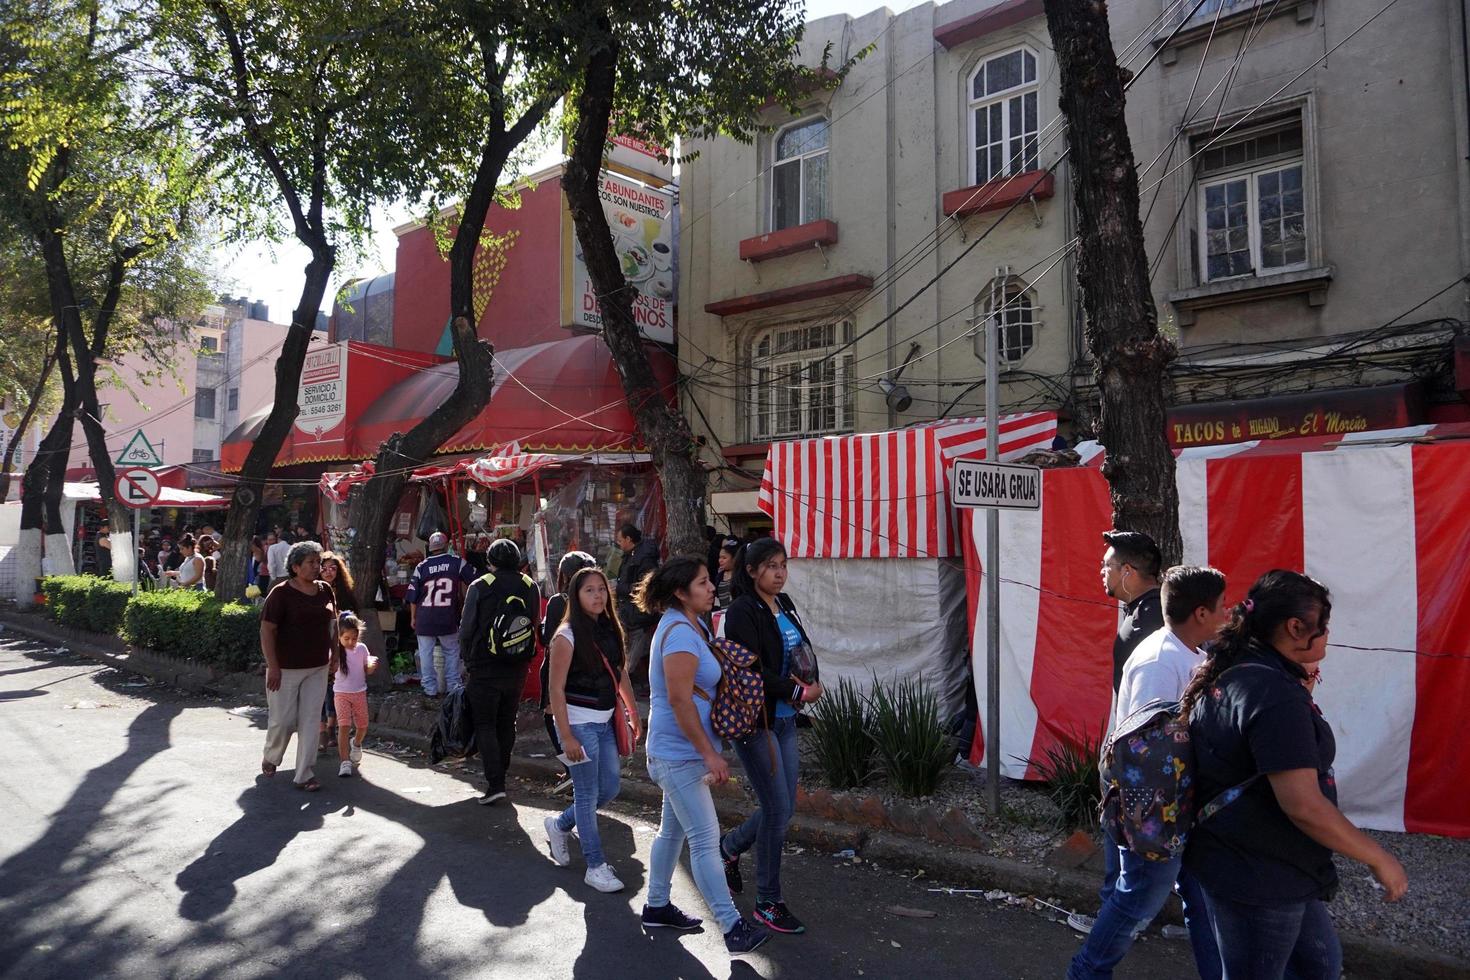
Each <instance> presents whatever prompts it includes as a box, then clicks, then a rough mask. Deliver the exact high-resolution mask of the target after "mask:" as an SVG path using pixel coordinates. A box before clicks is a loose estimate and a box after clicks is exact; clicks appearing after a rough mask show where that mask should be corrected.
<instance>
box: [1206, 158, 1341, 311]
mask: <svg viewBox="0 0 1470 980" xmlns="http://www.w3.org/2000/svg"><path fill="white" fill-rule="evenodd" d="M1292 167H1300V168H1301V173H1302V259H1301V261H1300V262H1293V263H1292V264H1290V265H1283V266H1275V267H1273V268H1270V269H1266V268H1263V267H1262V264H1261V210H1260V208H1261V202H1260V191H1259V189H1258V181H1259V178H1260V177H1262V176H1264V175H1265V174H1270V173H1278V172H1281V171H1285V170H1289V169H1291V168H1292ZM1309 177H1310V171H1309V170H1308V168H1307V160H1306V152H1305V145H1304V146H1303V152H1302V153H1300V154H1296V155H1293V156H1281V157H1276V158H1272V159H1269V160H1264V161H1256V162H1253V163H1249V164H1246V165H1244V166H1241V167H1239V168H1237V169H1234V170H1228V171H1219V172H1216V173H1212V174H1210V175H1209V176H1208V177H1203V178H1201V179H1200V180H1198V181H1197V182H1196V184H1195V221H1196V222H1197V231H1196V233H1195V248H1196V250H1197V253H1198V262H1199V281H1200V283H1201V284H1203V283H1210V282H1231V281H1243V280H1249V279H1259V278H1261V277H1263V276H1275V275H1280V274H1282V273H1285V272H1296V271H1299V270H1301V269H1306V268H1310V267H1311V264H1312V224H1311V210H1312V209H1311V203H1310V197H1309V196H1308V192H1309V189H1308V187H1307V182H1308V178H1309ZM1239 180H1244V181H1245V200H1246V218H1247V225H1246V230H1247V233H1248V237H1249V241H1250V255H1251V269H1250V271H1249V272H1242V273H1237V274H1235V275H1232V276H1220V277H1218V278H1211V276H1210V255H1209V232H1210V230H1209V228H1208V227H1207V223H1206V220H1205V219H1206V210H1207V209H1206V207H1205V194H1206V191H1207V190H1208V189H1209V188H1211V187H1218V186H1221V185H1223V184H1230V183H1234V182H1236V181H1239Z"/></svg>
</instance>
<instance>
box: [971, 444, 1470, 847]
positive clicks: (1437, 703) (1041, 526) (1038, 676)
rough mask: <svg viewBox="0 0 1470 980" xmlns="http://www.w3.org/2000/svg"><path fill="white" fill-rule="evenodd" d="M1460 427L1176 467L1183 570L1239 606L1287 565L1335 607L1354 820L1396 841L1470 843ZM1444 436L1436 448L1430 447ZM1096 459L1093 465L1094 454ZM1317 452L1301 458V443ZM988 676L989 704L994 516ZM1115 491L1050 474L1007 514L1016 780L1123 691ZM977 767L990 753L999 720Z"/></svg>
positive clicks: (976, 540) (1469, 517)
mask: <svg viewBox="0 0 1470 980" xmlns="http://www.w3.org/2000/svg"><path fill="white" fill-rule="evenodd" d="M1461 429H1463V427H1462V426H1439V427H1435V428H1433V429H1430V428H1428V427H1414V428H1412V429H1407V430H1400V431H1391V432H1384V431H1380V432H1372V433H1358V434H1355V435H1354V436H1351V437H1336V438H1332V439H1328V440H1311V441H1308V442H1304V443H1301V444H1299V445H1298V446H1295V447H1294V446H1292V445H1291V444H1290V443H1291V442H1293V441H1294V440H1280V441H1271V442H1267V443H1250V444H1238V445H1235V446H1215V447H1209V448H1206V449H1200V450H1185V451H1183V452H1182V453H1181V454H1179V461H1178V463H1179V465H1178V478H1177V482H1178V487H1179V497H1180V513H1179V519H1180V529H1181V531H1182V534H1183V538H1184V558H1185V561H1187V562H1190V563H1194V564H1206V563H1207V564H1211V565H1214V566H1215V567H1217V568H1219V569H1220V570H1221V571H1223V572H1224V573H1225V574H1226V576H1227V577H1228V579H1229V583H1230V584H1229V589H1228V591H1227V593H1226V598H1227V600H1229V601H1231V602H1234V601H1238V600H1239V599H1240V598H1241V597H1242V596H1243V594H1244V593H1245V591H1246V590H1247V589H1248V588H1249V587H1250V585H1251V583H1252V582H1254V581H1255V579H1256V578H1257V577H1258V576H1259V575H1260V574H1261V573H1262V572H1264V571H1267V570H1268V569H1271V568H1276V567H1281V568H1294V569H1300V570H1303V571H1305V572H1306V573H1307V574H1309V575H1312V576H1314V577H1316V578H1318V579H1319V580H1321V581H1322V582H1323V583H1324V584H1325V585H1326V586H1327V587H1328V588H1329V589H1330V590H1331V591H1332V594H1333V612H1332V632H1331V634H1330V637H1329V646H1328V656H1327V659H1326V660H1325V661H1324V662H1323V664H1322V674H1323V681H1322V683H1321V684H1320V685H1319V686H1318V687H1317V689H1316V692H1315V695H1314V696H1315V698H1316V700H1317V703H1318V704H1319V705H1320V706H1321V708H1322V711H1323V713H1324V715H1325V717H1326V718H1327V720H1328V721H1329V722H1330V723H1331V724H1332V727H1333V731H1334V732H1335V734H1336V737H1337V749H1338V751H1337V760H1336V771H1337V785H1338V791H1339V796H1340V800H1341V805H1342V808H1343V810H1344V812H1345V813H1347V814H1348V816H1349V817H1351V818H1352V819H1353V820H1354V821H1355V822H1356V823H1358V824H1359V825H1361V826H1366V827H1371V828H1375V829H1380V830H1397V831H1403V830H1408V831H1414V832H1424V833H1436V834H1446V835H1452V836H1459V837H1465V836H1470V739H1466V738H1465V737H1464V732H1463V724H1462V720H1463V716H1464V711H1465V705H1467V704H1470V508H1467V507H1466V506H1465V492H1466V491H1465V488H1466V487H1467V486H1470V440H1466V439H1463V438H1455V437H1456V436H1458V435H1460V434H1461ZM1428 440H1434V441H1428ZM1079 448H1081V449H1082V450H1083V453H1084V457H1087V458H1089V459H1090V461H1092V462H1096V461H1097V460H1096V458H1095V456H1093V455H1092V454H1090V453H1089V451H1088V449H1087V447H1079ZM1304 448H1305V449H1306V450H1307V451H1305V452H1303V451H1302V449H1304ZM965 524H966V534H965V540H966V544H967V556H966V565H967V570H968V573H969V574H968V575H967V585H968V592H969V597H970V602H969V608H970V629H971V637H972V650H973V652H974V656H975V672H974V673H975V683H976V689H977V695H978V697H979V700H980V704H981V705H982V706H983V705H984V704H985V703H986V676H985V670H984V663H985V626H984V624H985V615H986V610H985V603H986V598H985V589H984V587H983V570H982V569H981V567H980V560H981V557H983V556H984V554H985V543H986V542H985V521H984V520H983V519H980V518H979V517H978V515H967V517H966V520H965ZM1110 525H1111V517H1110V506H1109V501H1108V488H1107V484H1106V482H1105V481H1104V479H1103V477H1102V474H1101V472H1100V471H1099V470H1098V469H1097V468H1096V467H1095V466H1084V467H1081V468H1077V469H1070V470H1048V471H1046V472H1045V473H1044V475H1043V480H1042V506H1041V509H1040V510H1039V511H1036V512H1021V511H1003V512H1002V513H1001V531H1000V533H1001V541H1000V550H1001V678H1000V685H1001V686H1000V699H1001V727H1000V765H1001V771H1002V772H1003V773H1005V774H1006V775H1007V776H1010V777H1013V778H1026V777H1031V776H1034V775H1035V773H1034V770H1032V768H1031V767H1030V766H1028V765H1027V762H1026V760H1027V759H1030V758H1036V757H1037V756H1038V754H1039V753H1040V752H1041V751H1042V750H1044V749H1045V748H1047V747H1048V746H1051V745H1053V744H1055V743H1056V742H1057V741H1058V740H1059V739H1064V738H1068V737H1075V736H1076V735H1078V734H1080V733H1088V734H1091V735H1094V736H1096V735H1097V734H1099V733H1100V732H1101V731H1102V729H1103V727H1104V725H1105V723H1106V719H1107V717H1108V711H1109V707H1110V702H1111V696H1112V641H1113V636H1114V633H1115V631H1116V629H1117V625H1118V618H1119V608H1118V604H1117V603H1115V602H1113V601H1111V600H1108V599H1107V598H1106V597H1105V596H1104V595H1103V594H1102V592H1101V585H1100V580H1099V574H1098V560H1099V556H1100V554H1101V551H1102V548H1103V543H1102V540H1101V537H1100V535H1101V533H1102V532H1103V531H1104V530H1106V529H1107V528H1108V527H1109V526H1110ZM981 715H982V718H981V721H982V726H981V727H980V728H979V729H978V730H977V735H976V746H975V751H974V757H975V759H976V761H977V762H978V761H979V760H980V758H981V757H982V755H983V751H984V747H985V738H986V736H987V733H986V732H985V731H984V726H983V722H984V717H983V716H984V711H983V710H982V712H981Z"/></svg>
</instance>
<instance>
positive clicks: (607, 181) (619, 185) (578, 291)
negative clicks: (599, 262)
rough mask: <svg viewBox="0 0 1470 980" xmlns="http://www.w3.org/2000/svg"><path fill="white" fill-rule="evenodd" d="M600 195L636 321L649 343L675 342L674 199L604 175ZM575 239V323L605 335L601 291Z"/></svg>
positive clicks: (617, 177)
mask: <svg viewBox="0 0 1470 980" xmlns="http://www.w3.org/2000/svg"><path fill="white" fill-rule="evenodd" d="M600 177H601V180H600V181H599V183H598V187H597V193H598V196H599V197H601V198H602V213H603V214H605V215H607V223H608V226H609V227H610V228H611V229H612V238H613V248H614V249H615V250H616V251H617V253H618V262H619V263H620V264H621V265H622V267H623V277H624V278H625V279H627V281H628V288H629V289H630V290H632V291H633V319H634V320H635V321H636V322H637V324H638V329H639V332H640V333H642V334H643V336H644V337H647V338H648V339H649V340H656V341H659V342H661V343H665V344H671V343H673V342H674V291H675V288H676V283H677V282H678V279H677V273H676V271H675V268H674V240H673V228H674V224H673V221H672V216H673V215H672V212H673V198H672V197H671V196H670V195H668V194H664V193H661V192H660V191H656V190H654V189H653V188H651V187H646V186H644V185H642V184H639V183H636V182H635V181H632V180H629V179H627V178H626V177H620V176H618V175H617V174H613V173H608V172H607V171H603V172H602V174H601V175H600ZM569 234H570V235H571V239H572V268H571V283H570V284H571V296H570V300H571V310H570V315H571V319H570V321H569V322H570V323H572V324H574V325H576V326H579V327H591V328H593V329H597V330H600V329H602V310H601V308H600V307H599V305H598V302H597V290H596V288H595V287H594V286H593V285H592V277H591V276H589V275H588V274H587V264H586V262H585V261H584V260H583V258H582V248H581V245H580V244H578V243H577V240H576V235H575V233H574V232H569Z"/></svg>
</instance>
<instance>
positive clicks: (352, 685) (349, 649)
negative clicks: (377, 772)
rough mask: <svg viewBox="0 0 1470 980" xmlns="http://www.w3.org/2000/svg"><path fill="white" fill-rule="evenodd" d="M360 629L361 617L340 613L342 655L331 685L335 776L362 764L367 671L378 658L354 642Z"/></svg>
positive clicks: (350, 771) (366, 717)
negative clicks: (352, 734) (338, 761)
mask: <svg viewBox="0 0 1470 980" xmlns="http://www.w3.org/2000/svg"><path fill="white" fill-rule="evenodd" d="M361 631H362V620H360V619H357V618H356V617H354V616H344V617H343V618H342V625H341V627H340V628H339V630H338V640H339V642H340V644H341V647H342V655H341V658H340V660H339V662H338V665H337V676H336V678H335V679H334V684H333V689H334V690H335V692H336V695H335V698H334V701H335V704H336V706H337V752H338V754H339V755H340V756H341V759H342V765H341V766H339V767H338V768H337V775H338V776H351V775H352V773H353V771H354V769H355V767H356V766H359V765H361V764H362V740H363V738H364V737H366V736H367V727H368V706H367V675H368V674H371V673H372V672H373V671H375V670H377V669H378V658H377V657H375V656H373V655H372V653H370V652H369V651H368V648H367V647H366V646H365V645H363V644H361V643H358V642H357V637H358V635H359V634H360V633H361ZM353 728H356V729H357V738H356V740H355V741H352V742H351V743H349V742H348V733H349V732H350V731H351V730H352V729H353Z"/></svg>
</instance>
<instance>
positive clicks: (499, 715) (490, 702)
mask: <svg viewBox="0 0 1470 980" xmlns="http://www.w3.org/2000/svg"><path fill="white" fill-rule="evenodd" d="M529 667H530V662H529V661H525V660H522V661H519V662H517V663H507V664H496V665H495V666H494V667H490V668H480V669H478V670H471V671H470V682H469V684H467V685H465V695H466V697H468V698H469V703H470V715H471V717H473V718H474V720H475V746H476V748H477V749H478V750H479V752H480V758H481V759H483V760H485V782H486V784H487V787H486V788H487V790H488V791H489V792H491V793H501V792H504V791H505V771H506V770H507V769H509V768H510V751H511V749H512V748H514V747H515V744H516V709H517V708H518V707H520V703H521V691H522V690H523V689H524V688H525V686H526V671H527V669H528V668H529Z"/></svg>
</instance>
